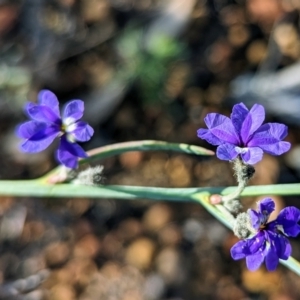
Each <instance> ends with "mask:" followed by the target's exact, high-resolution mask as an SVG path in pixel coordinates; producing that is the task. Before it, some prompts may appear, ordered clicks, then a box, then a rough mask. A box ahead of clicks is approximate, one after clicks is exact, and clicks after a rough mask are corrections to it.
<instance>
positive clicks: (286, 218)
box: [275, 206, 300, 237]
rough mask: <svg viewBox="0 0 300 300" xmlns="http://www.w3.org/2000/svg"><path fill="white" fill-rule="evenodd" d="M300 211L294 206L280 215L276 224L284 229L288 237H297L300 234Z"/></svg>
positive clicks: (285, 209) (287, 208)
mask: <svg viewBox="0 0 300 300" xmlns="http://www.w3.org/2000/svg"><path fill="white" fill-rule="evenodd" d="M299 221H300V210H299V209H298V208H296V207H294V206H289V207H286V208H284V209H283V210H282V211H281V212H280V213H279V215H278V217H277V219H276V220H275V223H276V224H277V225H279V226H281V227H282V229H283V231H284V233H285V234H286V235H288V236H292V237H296V236H297V235H298V234H299V233H300V226H299V224H298V223H299Z"/></svg>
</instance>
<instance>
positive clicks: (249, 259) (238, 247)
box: [230, 198, 300, 271]
mask: <svg viewBox="0 0 300 300" xmlns="http://www.w3.org/2000/svg"><path fill="white" fill-rule="evenodd" d="M274 209H275V203H274V201H273V200H272V199H270V198H265V199H263V200H262V201H260V202H259V203H258V211H255V210H253V209H249V210H248V215H249V217H250V221H251V225H252V227H253V230H254V231H255V232H256V234H255V235H254V236H253V237H251V238H249V239H246V240H241V241H239V242H237V243H236V244H235V245H234V246H233V247H232V248H231V250H230V252H231V256H232V258H233V259H235V260H238V259H242V258H246V264H247V268H248V269H249V270H250V271H255V270H257V269H258V268H259V267H260V265H261V264H262V263H263V261H265V264H266V267H267V270H268V271H274V270H275V269H276V267H277V265H278V262H279V259H283V260H287V259H288V258H289V256H290V255H291V252H292V248H291V245H290V242H289V241H288V239H287V236H288V237H296V236H297V235H298V234H299V233H300V226H299V225H298V222H299V221H300V210H299V209H297V208H296V207H293V206H290V207H286V208H284V209H283V210H281V212H280V213H279V215H278V217H277V219H276V220H274V221H271V222H269V223H267V221H268V218H269V216H270V214H271V213H272V211H274Z"/></svg>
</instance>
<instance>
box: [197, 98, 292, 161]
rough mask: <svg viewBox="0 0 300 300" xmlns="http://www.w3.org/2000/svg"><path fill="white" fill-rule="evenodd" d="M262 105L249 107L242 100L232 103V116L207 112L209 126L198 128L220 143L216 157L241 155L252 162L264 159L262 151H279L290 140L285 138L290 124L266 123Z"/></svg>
mask: <svg viewBox="0 0 300 300" xmlns="http://www.w3.org/2000/svg"><path fill="white" fill-rule="evenodd" d="M264 119H265V110H264V108H263V106H262V105H259V104H254V105H253V107H252V108H251V110H250V111H249V110H248V109H247V107H246V106H245V105H244V104H243V103H239V104H236V105H234V106H233V109H232V113H231V118H228V117H226V116H223V115H221V114H217V113H210V114H208V115H207V116H206V117H205V119H204V121H205V124H206V125H207V127H208V129H202V128H201V129H199V130H198V131H197V135H198V137H199V138H201V139H204V140H206V141H207V142H208V143H210V144H212V145H215V146H218V148H217V157H218V158H219V159H222V160H233V159H235V158H236V157H237V156H238V155H240V156H241V158H242V160H243V161H244V162H245V163H246V164H250V165H253V164H255V163H257V162H259V161H260V160H261V159H262V156H263V152H266V153H269V154H272V155H280V154H282V153H284V152H287V151H288V150H289V149H290V147H291V144H290V143H289V142H283V141H282V140H283V139H284V138H285V137H286V136H287V126H285V125H283V124H279V123H266V124H264V125H262V123H263V121H264Z"/></svg>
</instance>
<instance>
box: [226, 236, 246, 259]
mask: <svg viewBox="0 0 300 300" xmlns="http://www.w3.org/2000/svg"><path fill="white" fill-rule="evenodd" d="M230 253H231V257H232V258H233V259H234V260H238V259H242V258H245V257H246V256H247V255H249V254H250V252H249V249H248V244H247V241H246V240H245V241H244V240H241V241H238V242H237V243H236V244H234V245H233V246H232V247H231V249H230Z"/></svg>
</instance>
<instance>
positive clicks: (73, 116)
mask: <svg viewBox="0 0 300 300" xmlns="http://www.w3.org/2000/svg"><path fill="white" fill-rule="evenodd" d="M83 112H84V102H83V101H82V100H72V101H70V102H68V103H67V104H66V106H65V108H64V111H63V122H64V123H65V124H67V125H68V124H70V123H73V122H75V121H77V120H79V119H80V118H82V116H83Z"/></svg>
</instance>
